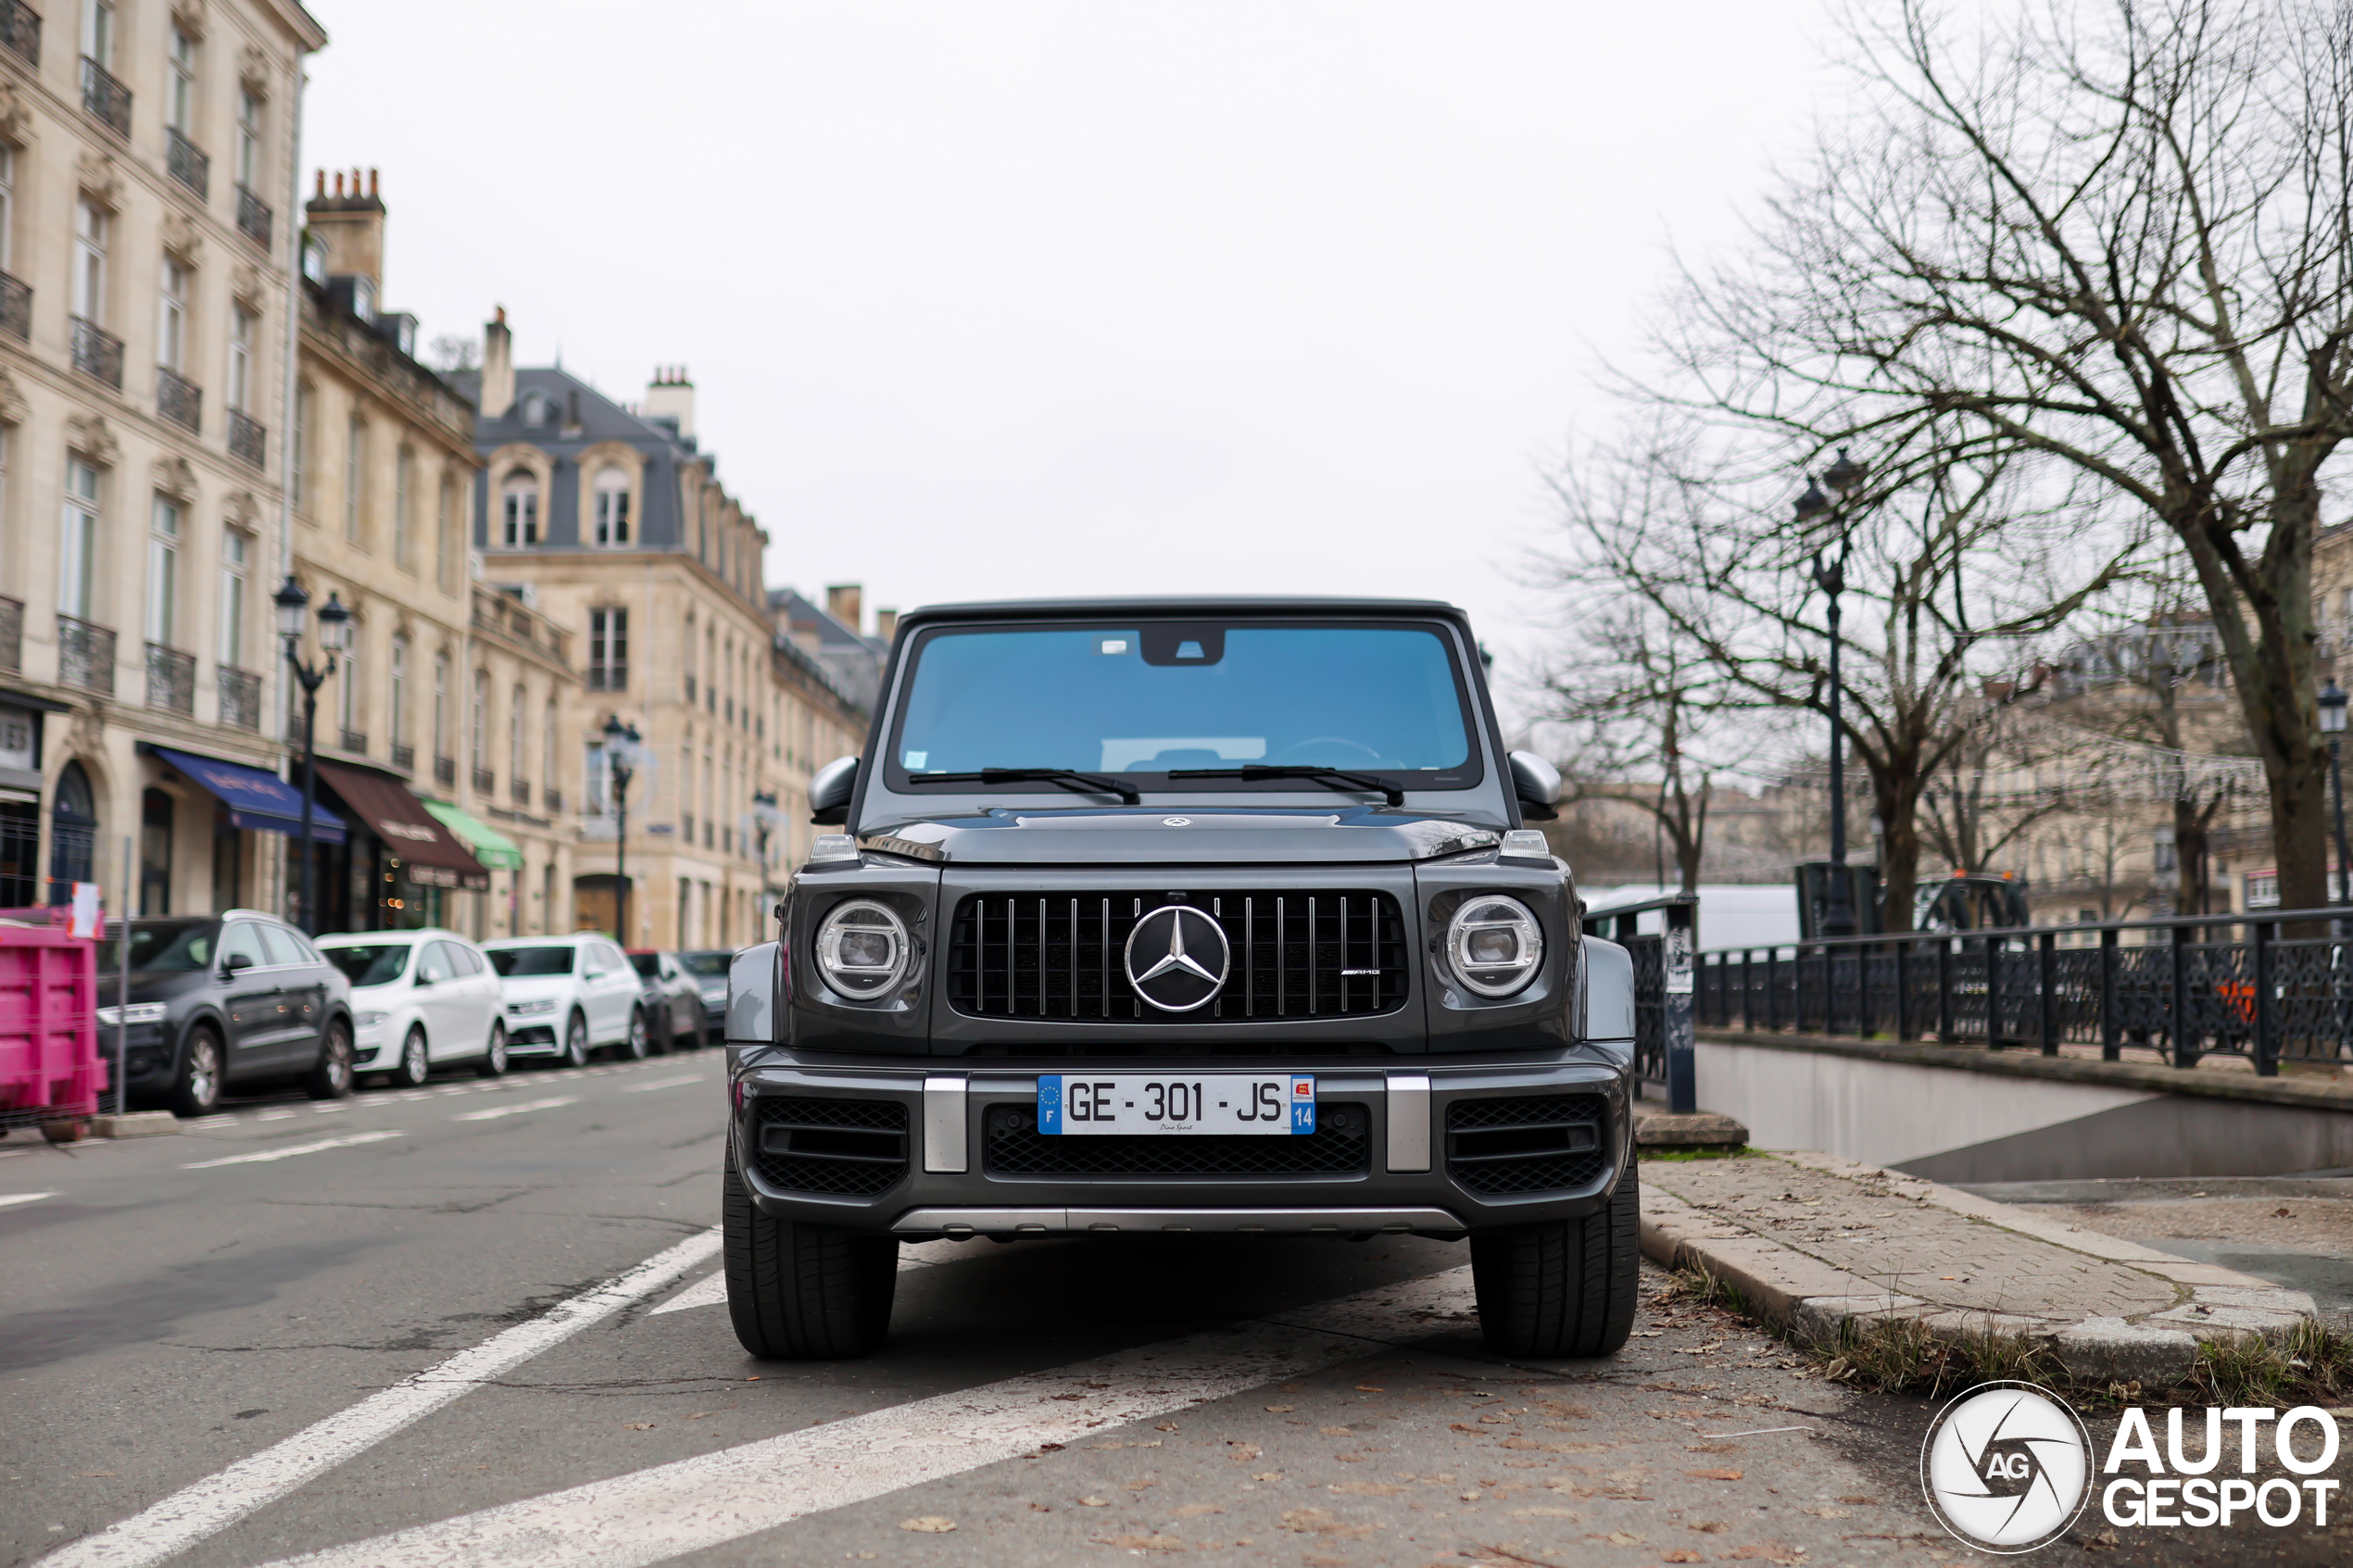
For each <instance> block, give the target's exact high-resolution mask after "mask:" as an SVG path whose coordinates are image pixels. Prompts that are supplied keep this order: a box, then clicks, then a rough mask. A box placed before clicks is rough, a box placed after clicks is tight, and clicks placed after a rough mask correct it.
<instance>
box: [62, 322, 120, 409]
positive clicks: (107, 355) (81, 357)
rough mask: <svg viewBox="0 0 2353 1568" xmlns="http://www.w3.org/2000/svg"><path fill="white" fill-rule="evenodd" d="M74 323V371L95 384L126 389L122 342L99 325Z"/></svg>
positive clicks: (117, 389) (118, 389)
mask: <svg viewBox="0 0 2353 1568" xmlns="http://www.w3.org/2000/svg"><path fill="white" fill-rule="evenodd" d="M72 320H73V368H74V369H75V370H80V371H81V372H82V374H83V375H85V376H88V377H90V378H91V379H92V380H93V381H97V382H103V383H106V384H107V385H108V386H110V387H113V388H114V389H115V390H116V391H117V392H120V391H121V390H122V340H121V339H120V338H119V337H117V336H115V335H114V333H112V332H108V331H107V329H106V328H104V327H102V326H100V325H98V323H97V322H95V321H93V320H86V319H85V318H83V317H80V316H76V317H74V318H73V319H72Z"/></svg>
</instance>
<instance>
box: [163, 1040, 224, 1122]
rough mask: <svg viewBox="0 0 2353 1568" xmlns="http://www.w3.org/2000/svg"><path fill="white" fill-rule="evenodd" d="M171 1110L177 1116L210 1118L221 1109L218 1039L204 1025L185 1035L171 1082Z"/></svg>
mask: <svg viewBox="0 0 2353 1568" xmlns="http://www.w3.org/2000/svg"><path fill="white" fill-rule="evenodd" d="M171 1109H172V1111H173V1113H174V1114H176V1115H180V1116H209V1115H211V1114H212V1113H213V1112H214V1111H216V1110H220V1035H216V1034H214V1033H213V1032H212V1031H211V1030H210V1029H209V1028H207V1027H205V1026H203V1025H201V1024H200V1025H198V1026H197V1027H195V1028H194V1029H191V1030H190V1031H188V1047H187V1049H185V1050H183V1051H182V1052H181V1053H180V1072H179V1074H178V1075H177V1076H176V1077H175V1078H174V1079H173V1080H172V1085H171Z"/></svg>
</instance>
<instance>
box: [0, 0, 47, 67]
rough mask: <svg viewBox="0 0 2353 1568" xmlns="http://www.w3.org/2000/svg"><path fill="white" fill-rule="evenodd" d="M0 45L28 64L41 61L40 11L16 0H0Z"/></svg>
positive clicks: (32, 64) (37, 63) (31, 64)
mask: <svg viewBox="0 0 2353 1568" xmlns="http://www.w3.org/2000/svg"><path fill="white" fill-rule="evenodd" d="M0 45H4V46H6V48H7V49H8V50H9V51H10V52H11V53H13V54H14V55H15V56H17V57H18V58H19V59H20V60H22V61H23V62H24V63H25V64H27V65H29V66H37V65H39V64H40V63H41V13H40V12H38V11H35V10H34V9H32V8H31V6H24V5H19V3H18V0H0Z"/></svg>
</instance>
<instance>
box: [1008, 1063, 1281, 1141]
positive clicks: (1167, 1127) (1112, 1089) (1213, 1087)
mask: <svg viewBox="0 0 2353 1568" xmlns="http://www.w3.org/2000/svg"><path fill="white" fill-rule="evenodd" d="M1038 1131H1039V1132H1041V1133H1052V1134H1060V1135H1065V1136H1067V1135H1072V1134H1078V1133H1164V1134H1176V1135H1184V1134H1209V1133H1260V1134H1277V1135H1292V1134H1302V1133H1312V1132H1314V1131H1315V1078H1314V1077H1313V1076H1312V1075H1311V1074H1308V1073H1202V1074H1201V1075H1200V1076H1198V1077H1195V1076H1176V1075H1170V1076H1166V1077H1162V1076H1158V1075H1153V1074H1147V1073H1101V1074H1087V1073H1045V1074H1041V1075H1040V1076H1039V1078H1038Z"/></svg>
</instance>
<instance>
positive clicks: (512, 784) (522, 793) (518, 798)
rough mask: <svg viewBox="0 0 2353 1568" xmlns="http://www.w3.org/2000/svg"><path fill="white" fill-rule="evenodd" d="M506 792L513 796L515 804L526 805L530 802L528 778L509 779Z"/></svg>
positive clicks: (529, 782)
mask: <svg viewBox="0 0 2353 1568" xmlns="http://www.w3.org/2000/svg"><path fill="white" fill-rule="evenodd" d="M507 793H508V794H509V795H511V796H513V797H514V801H515V804H516V805H518V806H522V807H528V806H529V805H530V804H531V781H530V780H529V779H509V780H508V781H507Z"/></svg>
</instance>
